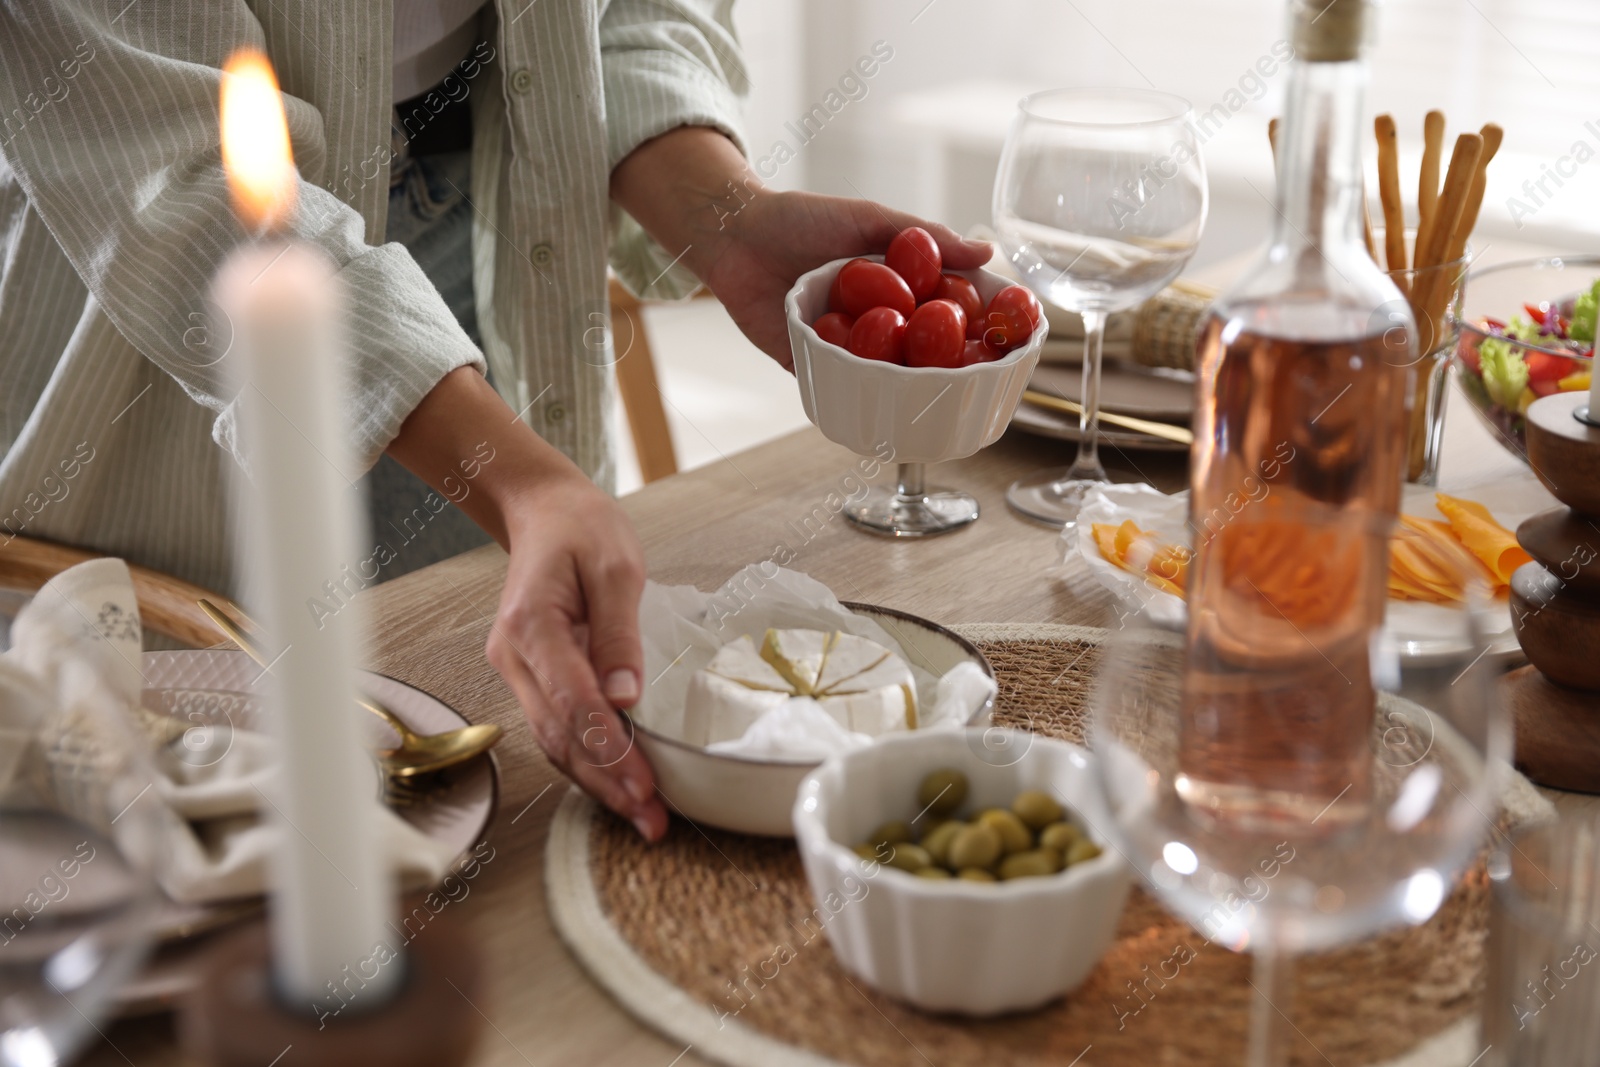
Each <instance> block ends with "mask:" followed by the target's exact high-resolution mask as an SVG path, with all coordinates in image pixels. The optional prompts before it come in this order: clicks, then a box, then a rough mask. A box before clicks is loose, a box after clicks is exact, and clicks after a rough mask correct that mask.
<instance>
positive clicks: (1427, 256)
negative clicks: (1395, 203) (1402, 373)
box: [1411, 133, 1483, 346]
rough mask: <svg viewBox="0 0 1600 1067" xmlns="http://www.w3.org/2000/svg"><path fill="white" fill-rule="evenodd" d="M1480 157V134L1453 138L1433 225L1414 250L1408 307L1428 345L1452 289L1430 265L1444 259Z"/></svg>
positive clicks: (1438, 334)
mask: <svg viewBox="0 0 1600 1067" xmlns="http://www.w3.org/2000/svg"><path fill="white" fill-rule="evenodd" d="M1482 156H1483V137H1482V135H1480V134H1476V133H1464V134H1462V135H1461V136H1460V137H1457V138H1456V147H1455V151H1454V152H1452V153H1451V155H1450V169H1449V171H1447V172H1446V173H1445V176H1444V188H1443V189H1442V190H1441V191H1440V193H1439V202H1438V204H1436V205H1435V209H1436V210H1435V215H1434V223H1435V225H1434V226H1433V228H1432V229H1431V230H1429V232H1428V237H1427V241H1426V243H1424V244H1423V245H1421V246H1420V247H1419V248H1418V249H1417V254H1416V272H1417V273H1416V274H1415V275H1413V277H1414V279H1415V281H1414V284H1413V285H1412V287H1411V309H1412V313H1413V314H1414V315H1415V316H1416V319H1417V329H1419V330H1423V331H1425V332H1424V333H1423V335H1422V336H1423V338H1424V339H1425V340H1426V341H1428V343H1429V344H1430V346H1431V344H1432V342H1433V341H1434V340H1435V339H1437V338H1439V337H1442V336H1443V333H1442V332H1441V331H1440V326H1441V323H1440V315H1441V313H1442V312H1443V310H1444V307H1443V304H1444V301H1445V299H1446V298H1448V296H1449V294H1450V291H1451V290H1450V285H1449V279H1445V278H1442V277H1440V275H1442V274H1443V273H1444V272H1443V271H1437V270H1434V271H1429V268H1431V267H1437V266H1439V265H1440V264H1441V263H1444V262H1445V258H1444V254H1445V248H1446V245H1447V244H1448V242H1449V240H1450V237H1451V235H1452V234H1454V233H1455V230H1456V226H1457V224H1458V223H1459V222H1460V221H1461V211H1462V209H1463V208H1464V207H1465V206H1466V201H1467V196H1468V194H1469V193H1470V192H1471V190H1472V180H1473V177H1474V175H1475V174H1476V173H1477V169H1478V160H1479V159H1480V158H1482ZM1418 240H1421V238H1420V237H1419V238H1418ZM1424 271H1429V273H1423V272H1424Z"/></svg>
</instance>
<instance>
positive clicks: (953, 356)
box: [906, 300, 967, 367]
mask: <svg viewBox="0 0 1600 1067" xmlns="http://www.w3.org/2000/svg"><path fill="white" fill-rule="evenodd" d="M966 337H967V313H966V312H964V311H962V310H961V305H960V304H957V303H956V302H955V301H954V300H930V301H928V302H927V303H926V304H923V305H922V306H921V307H919V308H917V310H915V311H913V312H912V313H911V318H910V319H908V320H907V321H906V366H908V367H960V366H963V364H962V362H961V353H962V349H963V347H964V346H965V344H966Z"/></svg>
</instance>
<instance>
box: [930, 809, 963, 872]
mask: <svg viewBox="0 0 1600 1067" xmlns="http://www.w3.org/2000/svg"><path fill="white" fill-rule="evenodd" d="M966 828H967V824H966V823H964V822H957V821H956V820H954V819H952V820H950V821H948V822H942V823H940V824H939V825H938V826H936V827H934V828H933V829H932V830H929V831H928V832H927V833H925V834H923V835H922V847H923V848H925V849H927V850H928V855H930V856H932V857H933V862H935V863H937V864H939V865H940V866H941V867H942V866H945V865H947V864H948V863H949V862H950V845H951V843H952V842H954V841H955V839H956V835H957V834H959V833H960V832H961V831H962V830H965V829H966Z"/></svg>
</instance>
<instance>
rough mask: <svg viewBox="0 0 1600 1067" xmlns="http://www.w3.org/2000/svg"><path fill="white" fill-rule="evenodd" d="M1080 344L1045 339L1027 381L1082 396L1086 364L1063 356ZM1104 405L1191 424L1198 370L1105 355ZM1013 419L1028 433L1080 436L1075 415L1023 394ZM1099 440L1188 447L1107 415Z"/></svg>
mask: <svg viewBox="0 0 1600 1067" xmlns="http://www.w3.org/2000/svg"><path fill="white" fill-rule="evenodd" d="M1079 347H1080V346H1078V345H1076V344H1074V343H1072V342H1062V341H1056V340H1055V339H1053V338H1052V339H1051V340H1049V341H1046V342H1045V350H1044V354H1043V355H1042V356H1041V358H1040V360H1039V365H1038V366H1037V367H1036V368H1034V372H1033V379H1032V381H1031V382H1030V383H1029V385H1028V388H1029V391H1030V392H1033V393H1043V394H1045V395H1047V396H1053V397H1058V398H1061V399H1064V400H1070V401H1073V402H1074V403H1077V402H1079V401H1081V400H1082V395H1083V394H1082V388H1083V367H1082V364H1081V363H1080V362H1078V361H1077V360H1076V359H1075V358H1072V359H1071V361H1070V362H1068V361H1066V359H1064V358H1063V357H1067V356H1068V353H1067V352H1064V351H1063V349H1073V350H1075V349H1077V348H1079ZM1076 355H1077V353H1076V351H1072V352H1071V353H1070V357H1075V356H1076ZM1052 357H1056V358H1054V359H1052ZM1070 357H1068V358H1070ZM1100 410H1101V411H1102V412H1109V413H1111V414H1113V415H1126V416H1129V417H1132V418H1136V419H1145V420H1148V421H1151V422H1164V423H1167V424H1169V425H1172V426H1179V427H1185V428H1187V427H1188V425H1189V420H1190V419H1191V418H1192V416H1193V414H1194V376H1193V375H1192V374H1188V373H1186V372H1183V371H1173V370H1162V369H1153V368H1149V367H1140V366H1137V365H1135V364H1131V363H1124V362H1121V361H1119V360H1113V359H1107V360H1106V361H1105V362H1104V364H1103V365H1102V367H1101V371H1100ZM1011 425H1012V426H1013V427H1015V428H1017V429H1019V430H1025V431H1027V432H1028V433H1034V434H1039V435H1040V436H1042V437H1054V438H1058V439H1060V440H1064V441H1076V440H1077V439H1078V436H1079V434H1078V416H1077V415H1075V414H1069V413H1067V412H1064V411H1058V410H1055V409H1053V408H1047V407H1044V406H1041V405H1040V404H1038V403H1032V402H1030V401H1029V399H1028V397H1027V396H1024V398H1023V402H1022V403H1021V404H1020V405H1018V407H1017V411H1016V414H1014V415H1013V416H1012V417H1011ZM1100 443H1101V444H1103V445H1107V446H1110V447H1115V448H1122V449H1130V450H1135V449H1136V450H1141V451H1152V452H1184V451H1187V450H1188V446H1187V445H1185V444H1181V443H1179V442H1177V441H1169V440H1166V439H1164V438H1161V437H1156V436H1153V435H1151V434H1147V433H1142V432H1140V431H1138V430H1133V429H1127V428H1125V427H1121V426H1113V425H1110V424H1108V423H1107V422H1105V421H1104V420H1102V421H1101V423H1100Z"/></svg>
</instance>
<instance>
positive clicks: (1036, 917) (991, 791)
mask: <svg viewBox="0 0 1600 1067" xmlns="http://www.w3.org/2000/svg"><path fill="white" fill-rule="evenodd" d="M1093 759H1094V757H1093V756H1092V755H1091V754H1090V753H1089V752H1088V751H1087V750H1086V749H1084V748H1082V747H1080V746H1078V745H1074V744H1069V743H1068V742H1065V741H1057V740H1054V739H1051V738H1046V737H1041V736H1039V735H1036V734H1031V733H1026V732H1023V731H1018V730H1008V729H1001V728H995V727H991V728H989V729H969V730H959V731H953V730H930V731H928V732H926V733H907V734H896V735H895V736H893V737H889V738H885V739H884V740H883V741H881V742H880V743H878V744H876V745H872V746H871V747H869V748H864V749H860V750H857V751H855V752H849V753H846V754H845V755H842V756H836V757H834V758H832V759H830V760H828V761H827V762H826V763H824V764H823V765H822V766H821V767H820V768H818V769H817V771H816V772H815V773H813V774H811V775H810V776H809V777H807V778H806V779H805V781H804V782H802V783H801V785H800V791H799V794H798V795H797V796H796V798H795V804H794V811H793V819H794V829H795V843H796V844H797V845H798V846H799V848H800V858H801V860H802V862H803V863H804V865H805V871H806V880H807V882H808V883H809V884H810V886H811V894H812V896H813V897H814V898H815V900H816V901H818V902H821V903H819V904H818V909H819V910H818V913H817V914H819V915H821V916H823V917H824V920H825V921H824V922H823V924H822V925H823V929H824V930H825V931H826V933H827V935H828V941H829V943H830V944H831V945H832V946H833V951H834V954H835V955H836V956H837V957H838V959H839V962H840V963H841V964H842V965H843V966H844V968H845V969H846V970H847V971H849V972H850V973H852V974H854V975H856V976H858V977H859V978H861V979H862V980H864V981H865V982H867V983H868V984H869V985H871V986H873V987H874V988H877V989H880V990H882V991H883V992H885V993H888V994H890V995H891V996H894V997H897V998H899V999H901V1000H904V1001H907V1002H909V1003H911V1004H914V1005H916V1006H917V1007H919V1008H922V1009H924V1010H927V1011H948V1012H960V1013H963V1014H968V1015H995V1014H999V1013H1001V1012H1010V1011H1024V1010H1027V1009H1030V1008H1036V1007H1038V1006H1039V1005H1041V1004H1044V1003H1046V1002H1047V1001H1049V1000H1052V999H1053V998H1055V997H1058V996H1060V995H1062V994H1063V993H1067V992H1070V991H1071V990H1073V989H1075V988H1077V986H1079V985H1080V984H1082V982H1083V981H1084V979H1085V978H1087V977H1088V976H1089V972H1090V971H1092V970H1093V969H1094V966H1095V964H1096V963H1097V962H1098V961H1099V959H1100V957H1101V956H1103V955H1105V953H1106V951H1107V950H1108V949H1109V948H1110V947H1111V941H1112V938H1113V937H1114V936H1115V933H1116V928H1117V920H1118V917H1119V916H1120V915H1121V914H1122V908H1123V905H1124V904H1125V903H1126V901H1127V896H1128V888H1129V886H1130V885H1131V883H1132V873H1131V871H1130V870H1129V868H1128V865H1127V863H1126V861H1125V860H1123V858H1122V856H1121V854H1120V853H1119V852H1118V851H1117V850H1116V849H1115V848H1114V847H1113V846H1112V842H1111V841H1110V840H1109V839H1108V838H1107V837H1105V836H1104V831H1105V829H1106V828H1107V827H1109V826H1111V825H1112V820H1111V816H1110V815H1109V813H1108V812H1107V811H1106V808H1105V802H1104V800H1103V799H1102V798H1101V795H1100V787H1099V784H1098V783H1097V782H1096V780H1095V772H1094V765H1093V762H1092V761H1093ZM945 767H949V768H954V769H956V770H959V771H961V772H963V773H964V774H965V775H966V776H967V780H968V782H969V792H968V795H967V798H966V806H967V807H969V808H971V809H973V810H982V809H984V808H990V807H1006V806H1008V805H1009V804H1010V803H1011V800H1012V798H1013V797H1015V796H1016V795H1017V794H1018V793H1019V792H1021V791H1023V790H1025V789H1037V790H1042V791H1044V792H1047V793H1050V794H1051V795H1052V796H1054V797H1055V798H1056V799H1057V800H1058V801H1059V802H1061V803H1063V804H1065V806H1066V808H1067V810H1068V813H1069V817H1070V818H1071V820H1072V821H1073V822H1074V823H1075V824H1077V825H1078V826H1079V827H1080V828H1081V830H1082V831H1083V832H1084V833H1085V834H1087V835H1088V837H1089V838H1090V839H1091V840H1093V841H1094V842H1095V843H1096V844H1098V845H1100V846H1101V849H1102V852H1101V854H1100V855H1098V856H1095V857H1094V858H1093V859H1088V860H1084V861H1083V862H1081V863H1074V864H1072V865H1071V866H1069V867H1068V868H1067V869H1066V870H1063V871H1060V872H1058V873H1056V874H1053V875H1049V876H1047V877H1039V878H1018V879H1016V880H1014V881H1006V882H997V883H996V882H969V881H963V880H960V879H947V880H940V881H934V880H931V879H927V878H918V877H915V876H913V875H910V874H907V873H905V872H903V871H898V870H895V869H893V868H891V867H888V866H885V865H883V864H879V863H876V862H873V861H869V860H863V859H862V858H861V857H860V856H858V855H857V854H856V853H855V852H854V851H852V849H851V848H850V845H851V844H852V843H854V842H859V841H862V840H865V839H866V838H867V836H868V835H869V834H870V833H872V831H873V828H874V827H876V826H879V825H881V824H882V823H884V822H887V821H889V820H892V819H907V818H909V817H910V816H911V815H913V814H914V812H913V811H911V810H909V809H910V808H912V807H914V804H913V801H912V798H914V797H915V796H916V795H917V785H918V783H919V782H920V781H921V780H922V778H923V777H924V776H925V775H927V774H928V773H929V772H930V771H933V770H936V769H939V768H945ZM830 901H831V902H833V903H832V904H828V903H827V902H830Z"/></svg>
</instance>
